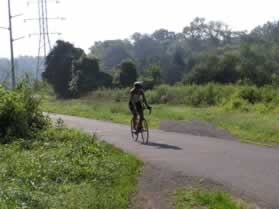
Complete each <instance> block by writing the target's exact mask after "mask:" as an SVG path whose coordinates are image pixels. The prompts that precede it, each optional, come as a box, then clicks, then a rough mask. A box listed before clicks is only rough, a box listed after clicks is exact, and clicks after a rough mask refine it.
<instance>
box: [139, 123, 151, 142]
mask: <svg viewBox="0 0 279 209" xmlns="http://www.w3.org/2000/svg"><path fill="white" fill-rule="evenodd" d="M141 138H142V142H143V144H148V141H149V128H148V123H147V121H146V120H145V119H144V120H143V121H142V130H141Z"/></svg>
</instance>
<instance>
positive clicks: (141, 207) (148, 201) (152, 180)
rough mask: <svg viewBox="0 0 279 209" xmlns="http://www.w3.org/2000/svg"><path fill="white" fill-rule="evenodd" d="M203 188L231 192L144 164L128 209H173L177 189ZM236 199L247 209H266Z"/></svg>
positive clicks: (214, 184)
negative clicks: (246, 205)
mask: <svg viewBox="0 0 279 209" xmlns="http://www.w3.org/2000/svg"><path fill="white" fill-rule="evenodd" d="M184 187H187V188H189V187H193V188H203V189H208V190H209V191H222V192H229V193H230V192H231V191H230V190H229V189H228V188H226V187H224V186H223V185H221V184H217V183H216V182H213V181H210V180H207V179H201V178H196V177H188V176H185V175H183V173H179V172H175V171H171V170H166V169H162V168H160V167H159V166H154V165H151V164H150V163H146V164H145V166H144V170H143V173H142V175H141V176H140V177H139V182H138V191H137V193H136V194H134V196H133V197H132V205H131V207H130V209H173V208H174V202H173V201H174V199H173V195H174V193H175V191H176V190H177V189H179V188H184ZM233 196H234V197H235V198H236V199H240V198H241V199H242V200H244V201H246V202H250V203H248V205H249V209H268V207H267V206H265V205H264V204H262V205H261V207H259V206H258V205H256V204H255V203H252V202H253V200H251V199H249V198H248V197H244V196H241V194H237V193H234V194H233Z"/></svg>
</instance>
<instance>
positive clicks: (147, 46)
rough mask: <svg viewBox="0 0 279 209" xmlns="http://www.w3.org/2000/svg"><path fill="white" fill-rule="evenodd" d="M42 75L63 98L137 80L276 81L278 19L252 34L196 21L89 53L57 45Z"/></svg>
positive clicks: (114, 42) (278, 68) (278, 80)
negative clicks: (174, 29) (175, 28)
mask: <svg viewBox="0 0 279 209" xmlns="http://www.w3.org/2000/svg"><path fill="white" fill-rule="evenodd" d="M43 77H44V78H45V79H46V80H48V81H49V82H50V83H51V84H53V85H54V88H55V90H56V92H58V94H59V95H60V96H63V97H71V96H80V95H81V94H83V93H86V92H89V91H92V90H94V89H96V88H99V87H115V86H116V87H126V86H129V85H131V84H132V83H133V81H134V80H136V79H141V80H143V81H145V83H146V84H147V86H148V87H150V88H152V87H153V86H154V85H158V84H161V83H166V84H171V85H172V84H175V83H177V82H182V83H185V84H191V83H196V84H204V83H208V82H216V83H224V84H227V83H245V84H255V85H258V86H263V85H265V84H271V83H275V84H277V83H279V21H278V22H267V23H266V24H264V25H262V26H258V27H256V28H254V29H253V30H252V31H251V32H247V31H233V30H231V29H230V28H229V26H228V25H226V24H225V23H222V22H219V21H209V22H208V21H206V20H205V19H204V18H199V17H197V18H195V19H194V20H193V21H192V22H191V23H190V24H189V25H188V26H186V27H184V29H183V30H182V32H179V33H175V32H172V31H169V30H167V29H159V30H156V31H155V32H154V33H152V34H142V33H134V34H133V35H132V36H131V37H130V38H129V39H124V40H108V41H102V42H95V43H94V45H93V46H91V47H90V52H89V54H85V52H84V51H83V50H82V49H79V48H76V47H74V46H73V45H72V44H71V43H67V42H64V41H58V42H57V44H56V46H55V47H54V49H53V50H52V51H51V52H50V54H49V55H48V58H47V61H46V70H45V72H44V73H43Z"/></svg>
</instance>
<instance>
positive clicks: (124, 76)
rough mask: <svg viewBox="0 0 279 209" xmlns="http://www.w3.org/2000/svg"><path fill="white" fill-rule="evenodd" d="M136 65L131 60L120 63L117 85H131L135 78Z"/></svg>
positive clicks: (136, 75)
mask: <svg viewBox="0 0 279 209" xmlns="http://www.w3.org/2000/svg"><path fill="white" fill-rule="evenodd" d="M137 77H138V74H137V69H136V65H135V64H134V63H133V62H132V61H124V62H122V63H121V65H120V73H119V85H120V86H121V87H128V86H132V85H133V83H134V82H135V81H136V80H137Z"/></svg>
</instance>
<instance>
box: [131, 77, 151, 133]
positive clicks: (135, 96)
mask: <svg viewBox="0 0 279 209" xmlns="http://www.w3.org/2000/svg"><path fill="white" fill-rule="evenodd" d="M144 105H145V107H146V108H147V109H149V111H150V110H151V107H150V106H149V105H148V103H147V101H146V98H145V95H144V89H143V83H142V82H141V81H136V82H135V83H134V87H133V88H132V89H131V90H130V99H129V109H130V111H131V113H132V114H133V124H134V129H135V130H136V131H139V130H140V129H141V128H142V121H143V119H144V114H143V110H144ZM138 115H139V124H138V126H137V127H136V125H137V116H138Z"/></svg>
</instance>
